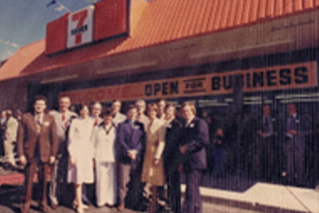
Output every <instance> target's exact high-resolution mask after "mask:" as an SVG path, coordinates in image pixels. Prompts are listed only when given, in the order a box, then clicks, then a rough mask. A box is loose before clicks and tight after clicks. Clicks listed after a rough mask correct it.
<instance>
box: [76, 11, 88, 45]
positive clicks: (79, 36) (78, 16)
mask: <svg viewBox="0 0 319 213" xmlns="http://www.w3.org/2000/svg"><path fill="white" fill-rule="evenodd" d="M87 17H88V11H87V10H82V11H80V12H78V13H75V14H74V15H72V21H78V24H77V25H76V28H77V29H78V28H80V27H82V26H83V24H84V21H85V19H86V18H87ZM81 42H82V33H77V34H76V35H75V43H76V44H79V43H81Z"/></svg>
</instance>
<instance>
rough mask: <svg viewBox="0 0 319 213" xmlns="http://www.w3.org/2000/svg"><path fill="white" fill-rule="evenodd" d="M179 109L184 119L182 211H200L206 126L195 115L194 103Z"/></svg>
mask: <svg viewBox="0 0 319 213" xmlns="http://www.w3.org/2000/svg"><path fill="white" fill-rule="evenodd" d="M181 110H182V115H183V117H184V118H185V120H186V124H185V125H184V128H183V130H182V137H181V147H180V153H181V154H182V161H183V170H184V172H185V175H186V194H185V201H184V205H183V209H182V213H201V212H202V201H201V195H200V191H199V184H200V181H201V177H202V170H203V169H205V168H206V166H207V162H206V150H205V146H207V145H208V144H209V134H208V127H207V124H206V122H205V121H204V120H202V119H200V118H197V117H196V116H195V115H196V108H195V106H194V104H192V103H184V104H183V105H182V107H181Z"/></svg>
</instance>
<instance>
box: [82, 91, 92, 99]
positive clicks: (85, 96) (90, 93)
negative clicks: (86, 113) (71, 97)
mask: <svg viewBox="0 0 319 213" xmlns="http://www.w3.org/2000/svg"><path fill="white" fill-rule="evenodd" d="M83 100H84V102H89V101H93V100H94V92H93V91H88V92H86V93H85V95H84V97H83Z"/></svg>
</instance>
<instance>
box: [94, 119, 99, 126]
mask: <svg viewBox="0 0 319 213" xmlns="http://www.w3.org/2000/svg"><path fill="white" fill-rule="evenodd" d="M97 124H98V120H97V118H95V121H94V126H96V125H97Z"/></svg>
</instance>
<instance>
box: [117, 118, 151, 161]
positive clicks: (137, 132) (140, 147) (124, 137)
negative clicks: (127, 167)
mask: <svg viewBox="0 0 319 213" xmlns="http://www.w3.org/2000/svg"><path fill="white" fill-rule="evenodd" d="M116 136H117V140H116V145H115V146H116V158H117V161H118V162H120V163H123V164H131V163H137V162H140V161H141V160H142V157H143V154H144V153H143V152H144V148H145V131H144V125H143V124H142V123H140V122H138V121H135V122H134V124H132V123H131V121H130V120H128V119H126V120H125V121H124V122H122V123H120V124H119V125H118V128H117V134H116ZM131 149H134V150H136V151H137V157H136V159H135V161H132V160H131V158H130V157H129V156H128V155H127V152H128V151H129V150H131Z"/></svg>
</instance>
